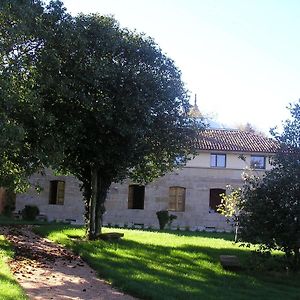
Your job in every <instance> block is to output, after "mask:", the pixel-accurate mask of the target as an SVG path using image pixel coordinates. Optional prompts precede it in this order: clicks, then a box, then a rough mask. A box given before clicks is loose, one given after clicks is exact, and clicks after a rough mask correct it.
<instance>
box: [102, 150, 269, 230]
mask: <svg viewBox="0 0 300 300" xmlns="http://www.w3.org/2000/svg"><path fill="white" fill-rule="evenodd" d="M214 153H215V152H214ZM222 153H223V152H222ZM210 155H211V153H210V152H202V153H199V155H198V156H197V157H195V159H193V160H191V161H190V162H189V163H188V164H187V166H186V167H184V168H183V169H181V170H176V171H174V172H172V173H170V174H167V175H165V176H163V177H161V178H159V179H157V180H155V181H154V182H152V183H150V184H148V185H147V186H146V187H145V197H144V209H128V187H129V185H130V184H133V183H132V182H130V181H127V182H125V183H123V184H113V185H112V186H111V189H110V191H109V194H108V197H107V201H106V209H107V212H106V214H105V222H106V223H108V224H111V225H119V226H124V225H125V226H129V227H132V226H144V227H146V228H149V227H152V228H158V226H159V224H158V220H157V216H156V212H157V211H159V210H168V209H169V188H170V187H174V186H179V187H183V188H185V191H186V194H185V209H184V211H180V212H179V211H170V213H172V214H174V215H176V216H177V219H176V220H174V221H173V223H172V228H173V229H176V228H180V229H185V228H189V229H191V230H216V231H223V230H226V231H228V230H231V226H230V225H229V224H228V223H227V222H226V219H225V218H224V217H223V216H221V215H220V214H219V213H217V212H215V211H213V210H211V209H210V206H209V202H210V190H211V189H224V190H226V189H227V186H228V185H231V186H233V187H238V186H240V185H241V184H242V173H243V172H244V171H245V167H247V165H248V164H250V159H251V153H246V154H245V153H244V156H245V158H246V161H243V160H241V159H240V158H239V155H240V153H229V154H227V162H226V168H218V167H216V168H214V167H213V168H212V167H210ZM264 156H265V157H266V158H268V155H267V154H266V153H265V154H264ZM266 168H267V169H269V168H270V164H269V162H268V159H266ZM255 172H256V173H257V174H259V175H262V174H263V173H264V170H257V171H255Z"/></svg>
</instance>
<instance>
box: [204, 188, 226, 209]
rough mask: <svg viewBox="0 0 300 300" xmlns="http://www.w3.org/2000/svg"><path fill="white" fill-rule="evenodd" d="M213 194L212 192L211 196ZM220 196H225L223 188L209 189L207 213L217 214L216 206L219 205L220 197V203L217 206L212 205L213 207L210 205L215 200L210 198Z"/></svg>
mask: <svg viewBox="0 0 300 300" xmlns="http://www.w3.org/2000/svg"><path fill="white" fill-rule="evenodd" d="M217 191H219V194H217ZM213 192H214V194H213ZM221 194H226V189H224V188H211V189H209V201H208V206H209V212H210V213H211V212H214V213H219V212H218V211H217V206H218V205H220V204H221V197H220V203H218V204H216V203H214V205H211V204H212V202H213V200H214V202H216V201H215V200H216V199H215V198H214V199H212V198H213V197H212V196H214V197H215V196H216V195H218V196H220V195H221ZM213 206H214V207H213Z"/></svg>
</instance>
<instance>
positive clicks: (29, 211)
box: [22, 205, 40, 221]
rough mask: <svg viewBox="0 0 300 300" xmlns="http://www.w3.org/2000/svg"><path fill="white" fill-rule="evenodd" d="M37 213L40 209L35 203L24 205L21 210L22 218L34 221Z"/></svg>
mask: <svg viewBox="0 0 300 300" xmlns="http://www.w3.org/2000/svg"><path fill="white" fill-rule="evenodd" d="M39 213H40V210H39V208H38V207H37V206H36V205H25V208H24V209H23V210H22V218H23V220H26V221H34V220H35V218H36V216H37V215H38V214H39Z"/></svg>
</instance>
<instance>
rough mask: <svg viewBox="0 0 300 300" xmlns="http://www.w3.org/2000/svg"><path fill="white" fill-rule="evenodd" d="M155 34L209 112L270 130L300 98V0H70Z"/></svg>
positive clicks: (74, 7) (76, 8) (72, 6)
mask: <svg viewBox="0 0 300 300" xmlns="http://www.w3.org/2000/svg"><path fill="white" fill-rule="evenodd" d="M63 2H64V4H65V6H66V8H67V9H68V11H69V12H71V13H72V14H73V15H76V14H77V13H79V12H84V13H96V12H98V13H100V14H105V15H107V14H109V15H113V16H114V17H115V18H116V19H117V20H118V21H119V22H120V24H121V26H123V27H128V28H129V29H136V30H137V31H138V32H144V33H145V34H147V35H149V36H151V37H152V38H154V40H155V41H156V42H157V43H158V45H159V46H160V47H161V48H162V50H163V52H165V53H166V54H167V55H168V56H169V57H171V58H172V59H173V60H174V61H175V64H176V65H177V66H178V68H179V69H180V70H181V71H182V79H183V81H184V82H185V83H186V87H187V88H188V89H189V90H190V92H191V96H192V99H191V102H192V100H193V94H195V93H197V99H198V106H199V108H200V110H201V111H202V112H203V113H204V114H208V115H210V116H213V117H214V118H215V119H218V120H219V121H220V122H222V123H225V124H228V125H229V126H230V127H235V126H237V125H238V124H240V123H246V122H250V123H252V124H253V125H254V126H256V127H257V128H258V129H260V130H262V131H264V132H268V131H269V129H270V128H271V127H274V126H275V125H279V124H280V123H281V121H282V120H284V119H286V118H288V116H289V114H288V110H287V109H286V106H287V105H288V104H289V103H291V102H296V101H297V100H298V99H299V98H300V38H299V32H300V1H298V0H126V1H125V0H84V1H82V0H64V1H63Z"/></svg>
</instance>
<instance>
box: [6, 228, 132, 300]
mask: <svg viewBox="0 0 300 300" xmlns="http://www.w3.org/2000/svg"><path fill="white" fill-rule="evenodd" d="M0 234H4V235H5V236H6V238H7V239H8V240H9V241H10V242H12V243H13V245H14V247H15V259H14V260H13V261H11V263H10V267H11V269H12V272H13V274H14V275H15V277H16V279H17V280H18V282H19V283H20V285H21V286H22V287H23V289H24V290H25V292H26V293H27V295H28V296H29V298H30V299H33V300H42V299H43V300H46V299H47V300H49V299H55V300H60V299H78V300H79V299H84V300H96V299H97V300H100V299H105V300H107V299H109V300H110V299H112V300H117V299H122V300H123V299H124V300H133V299H135V298H133V297H131V296H128V295H124V294H123V293H121V292H118V291H117V290H115V289H113V288H112V287H111V286H110V285H109V284H108V283H106V282H105V281H104V280H101V279H99V278H97V277H96V273H95V271H93V270H92V269H91V268H90V267H89V266H88V265H87V264H86V263H85V262H84V261H83V260H82V259H81V258H80V257H79V256H76V255H74V254H73V253H71V252H70V251H69V250H66V249H65V248H63V247H61V246H59V245H57V244H54V243H52V242H51V241H49V240H47V239H44V238H41V237H39V236H38V235H36V234H34V233H33V232H32V231H31V230H30V229H29V228H28V227H7V228H2V229H0Z"/></svg>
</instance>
